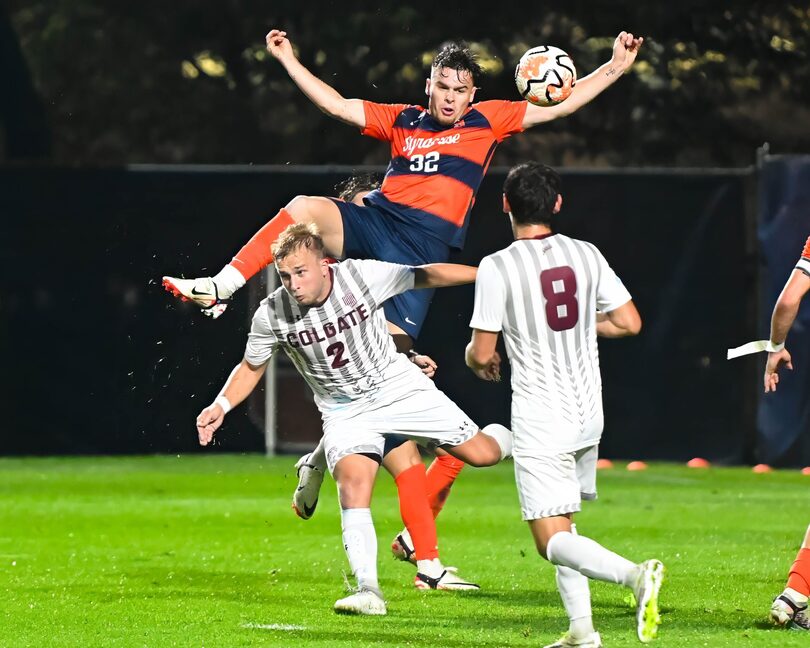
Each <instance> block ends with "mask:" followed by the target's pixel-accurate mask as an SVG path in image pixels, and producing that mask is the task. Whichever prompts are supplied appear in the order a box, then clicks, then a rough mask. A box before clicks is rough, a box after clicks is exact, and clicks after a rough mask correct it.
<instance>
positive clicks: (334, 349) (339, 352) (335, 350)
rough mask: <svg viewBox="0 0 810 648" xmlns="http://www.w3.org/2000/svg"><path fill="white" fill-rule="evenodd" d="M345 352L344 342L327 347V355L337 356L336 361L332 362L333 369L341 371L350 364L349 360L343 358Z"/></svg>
mask: <svg viewBox="0 0 810 648" xmlns="http://www.w3.org/2000/svg"><path fill="white" fill-rule="evenodd" d="M345 350H346V347H345V346H344V344H343V342H335V343H334V344H330V345H329V346H328V347H326V355H330V356H335V359H334V360H332V369H340V368H341V367H345V366H346V365H347V364H349V360H348V359H347V358H344V357H343V352H344V351H345Z"/></svg>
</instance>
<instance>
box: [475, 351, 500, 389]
mask: <svg viewBox="0 0 810 648" xmlns="http://www.w3.org/2000/svg"><path fill="white" fill-rule="evenodd" d="M475 375H476V376H478V377H479V378H480V379H481V380H489V381H491V382H501V355H500V354H499V353H498V352H497V351H496V352H495V353H494V354H493V355H492V357H491V358H490V359H489V362H487V363H486V365H484V367H483V368H482V369H478V370H477V371H476V372H475Z"/></svg>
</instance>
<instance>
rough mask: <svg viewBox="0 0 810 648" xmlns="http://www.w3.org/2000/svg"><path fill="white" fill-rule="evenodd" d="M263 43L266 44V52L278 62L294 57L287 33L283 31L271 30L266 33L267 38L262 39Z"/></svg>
mask: <svg viewBox="0 0 810 648" xmlns="http://www.w3.org/2000/svg"><path fill="white" fill-rule="evenodd" d="M264 42H265V43H267V51H268V52H270V53H271V54H272V55H273V56H275V57H276V58H277V59H279V60H281V59H283V58H285V57H287V56H295V55H294V54H293V48H292V43H290V40H289V39H288V38H287V32H285V31H281V30H280V29H271V30H270V31H269V32H267V36H265V37H264Z"/></svg>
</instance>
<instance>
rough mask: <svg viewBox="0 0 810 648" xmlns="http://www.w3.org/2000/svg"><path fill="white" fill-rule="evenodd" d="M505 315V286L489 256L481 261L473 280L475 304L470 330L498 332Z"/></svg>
mask: <svg viewBox="0 0 810 648" xmlns="http://www.w3.org/2000/svg"><path fill="white" fill-rule="evenodd" d="M505 314H506V286H505V285H504V282H503V277H502V275H501V273H500V272H499V271H498V268H497V267H496V265H495V261H494V260H493V259H492V257H491V256H488V257H484V258H483V259H481V265H479V266H478V275H477V276H476V278H475V304H474V305H473V314H472V319H471V320H470V328H474V329H480V330H481V331H490V332H492V333H495V332H498V331H500V330H501V329H502V328H503V320H504V315H505Z"/></svg>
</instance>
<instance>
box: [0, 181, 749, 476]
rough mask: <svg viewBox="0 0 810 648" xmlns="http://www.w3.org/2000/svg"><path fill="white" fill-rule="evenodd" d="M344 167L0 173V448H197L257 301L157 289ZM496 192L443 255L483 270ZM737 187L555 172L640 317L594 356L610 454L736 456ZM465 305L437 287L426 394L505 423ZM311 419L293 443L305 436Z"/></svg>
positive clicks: (298, 402)
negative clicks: (459, 243)
mask: <svg viewBox="0 0 810 648" xmlns="http://www.w3.org/2000/svg"><path fill="white" fill-rule="evenodd" d="M349 171H350V170H349V169H346V170H343V171H340V170H333V171H331V172H327V171H324V170H322V169H309V170H303V169H293V168H291V169H289V170H284V169H254V170H251V169H245V168H241V169H231V170H216V169H212V170H207V171H206V170H201V169H194V170H179V169H178V170H165V169H161V170H129V171H120V170H119V171H116V170H106V171H73V170H65V169H51V170H50V171H48V172H44V171H43V170H41V169H40V170H30V169H21V170H16V171H12V170H8V171H7V172H6V173H4V174H3V175H2V176H0V196H2V200H0V205H2V209H3V210H4V212H5V213H11V214H14V218H11V219H7V220H6V221H4V228H3V237H2V240H3V246H2V255H3V259H4V262H6V263H8V267H10V268H16V269H18V271H19V274H20V276H21V279H20V280H19V281H15V282H13V283H12V284H11V285H10V286H9V287H8V290H7V291H6V294H5V295H4V297H3V306H4V308H3V310H4V313H5V317H4V319H3V322H4V328H5V330H4V332H3V335H2V349H0V354H2V357H3V358H5V363H6V367H8V369H9V371H10V374H9V375H10V376H14V379H13V380H9V381H7V386H6V389H4V390H3V393H2V395H1V396H0V398H1V399H2V401H0V403H2V405H3V406H4V407H3V409H4V411H6V412H7V413H8V416H9V417H10V419H11V420H10V421H8V423H9V425H10V429H13V430H15V434H11V435H6V439H5V444H4V452H8V453H15V454H16V453H63V452H154V451H159V452H163V451H172V452H174V451H188V450H191V449H193V448H195V444H196V438H195V431H194V427H193V422H194V417H195V416H196V414H197V412H198V411H199V410H200V409H201V408H202V407H203V406H204V405H206V404H207V403H208V402H210V400H211V399H212V398H213V397H214V396H215V395H216V392H217V391H218V389H219V386H220V385H221V384H222V382H223V380H224V379H225V377H226V376H227V374H228V372H229V370H230V369H231V368H232V367H233V365H234V364H236V363H237V362H238V361H239V359H240V358H241V353H242V351H243V347H244V342H245V336H246V332H247V329H248V325H249V317H250V315H251V314H252V308H253V304H251V303H250V302H251V299H250V298H249V295H248V291H247V290H245V291H242V292H241V293H240V294H239V296H238V298H237V299H236V302H235V304H234V305H233V306H232V307H231V309H229V311H228V312H227V313H226V315H224V316H223V317H222V318H220V319H219V320H216V321H212V320H208V319H206V318H203V317H202V316H201V315H200V314H199V312H198V311H197V309H196V308H193V307H192V306H190V305H187V304H181V303H178V302H176V301H174V300H172V299H171V298H170V297H169V296H168V295H166V294H164V293H163V291H162V289H161V288H160V285H159V277H160V276H161V274H162V273H164V272H167V271H172V272H184V273H186V274H193V273H196V272H209V271H212V270H215V269H218V267H219V264H221V263H222V262H223V261H224V260H226V259H227V254H228V251H231V250H235V249H236V248H237V247H238V245H239V243H240V242H241V241H242V240H243V239H245V238H247V237H248V236H249V235H250V234H251V233H252V232H253V231H254V230H255V229H256V228H257V227H259V226H260V225H261V224H262V222H263V221H264V220H265V219H266V218H267V216H268V215H269V207H268V206H269V205H277V204H283V203H285V202H286V201H287V200H289V198H291V197H292V196H294V195H296V194H297V193H301V192H313V193H317V192H318V191H321V192H324V193H329V192H330V190H331V188H332V187H333V185H334V184H335V183H336V182H337V181H338V180H340V179H342V178H344V177H345V176H346V175H347V174H348V172H349ZM503 178H504V171H503V170H501V169H496V170H493V171H491V172H490V174H489V176H488V177H487V180H486V181H485V183H484V185H483V187H482V189H481V191H480V193H479V196H478V200H477V203H476V207H475V209H474V213H473V216H472V225H471V227H470V231H469V238H468V244H467V246H466V249H465V251H464V252H463V253H461V254H459V255H458V256H457V257H456V259H455V260H457V261H466V262H471V263H477V262H478V260H479V259H480V258H481V256H483V255H484V254H486V253H488V251H490V250H493V249H496V248H498V247H501V246H505V245H507V244H508V243H509V242H510V241H511V232H510V229H509V227H508V221H507V219H506V217H505V216H504V215H503V213H502V212H501V211H500V187H501V184H502V182H503ZM750 181H751V173H750V172H730V171H729V172H722V173H713V174H706V173H698V172H689V171H683V172H674V171H667V172H664V171H659V172H646V173H642V172H633V173H627V172H622V173H620V172H611V171H603V172H576V171H568V172H566V173H565V174H564V183H565V184H564V187H565V189H564V191H565V209H564V211H563V213H562V215H561V217H560V218H559V219H558V221H559V222H558V225H559V227H558V229H559V230H560V231H562V232H565V233H568V234H571V235H573V236H579V237H584V236H587V238H588V239H589V240H591V241H594V242H595V243H596V244H597V245H598V246H599V247H600V249H602V250H603V252H604V254H605V255H606V256H607V258H608V259H609V260H610V262H611V263H612V265H613V266H614V268H615V269H616V271H617V272H618V273H619V275H620V276H621V277H622V278H623V280H624V281H625V283H626V284H627V286H628V287H629V289H630V290H631V292H632V293H633V295H634V298H635V299H636V301H637V304H638V307H639V309H640V311H641V313H642V314H643V317H644V320H645V328H644V334H643V335H641V336H640V337H638V338H636V339H629V340H612V341H611V340H605V341H602V342H601V343H600V345H601V352H602V367H603V375H604V381H605V405H606V418H607V422H608V423H607V429H606V430H607V432H606V435H605V443H604V454H605V455H606V456H614V457H616V456H621V457H627V456H635V457H643V458H679V459H680V458H689V457H691V456H694V455H695V454H702V455H707V456H709V457H710V458H712V459H715V460H725V461H742V460H743V459H745V458H746V457H745V452H746V447H747V446H746V443H747V442H750V438H747V435H748V437H750V435H751V434H752V425H753V409H752V408H753V404H754V402H755V398H754V394H755V391H754V390H755V383H756V376H752V375H750V372H746V370H745V369H746V367H750V366H751V361H749V362H748V363H746V362H745V361H740V362H739V363H728V362H726V361H725V350H726V347H727V346H729V344H730V343H731V342H736V341H740V342H741V341H745V340H747V339H750V338H751V337H753V335H754V327H752V326H751V324H749V323H748V322H749V321H750V318H748V317H747V316H746V315H747V313H746V310H747V309H749V308H751V300H752V298H753V297H754V296H753V293H751V291H750V290H748V288H749V286H750V285H751V284H752V282H753V281H754V280H755V275H756V266H755V265H754V264H753V263H752V262H753V257H752V256H751V254H750V253H749V252H747V251H746V245H747V243H746V241H745V232H746V229H745V227H744V222H745V219H746V218H747V215H746V205H745V199H746V191H747V187H748V183H749V182H750ZM43 188H47V190H41V189H43ZM44 233H46V235H45V234H44ZM32 250H33V251H35V252H36V254H37V257H38V259H39V261H38V262H37V263H32V261H31V258H30V251H32ZM472 297H473V290H472V287H471V286H469V287H463V288H453V289H447V290H444V291H440V292H439V293H438V296H437V298H436V299H434V304H433V306H432V308H431V312H430V315H429V317H428V321H427V324H426V327H425V330H424V333H423V335H422V337H421V339H420V341H419V348H420V349H422V350H423V351H424V352H425V353H429V354H431V355H432V356H433V357H434V358H435V359H436V360H437V361H438V363H439V365H440V371H439V374H438V377H437V382H438V384H439V385H440V387H441V388H442V389H444V390H446V391H447V393H448V394H449V395H450V396H451V397H453V398H454V399H456V400H457V402H459V403H460V404H461V405H462V406H463V407H464V408H465V409H466V410H467V411H468V413H469V414H470V415H471V416H473V418H474V419H476V420H477V421H479V422H480V423H481V424H485V423H488V422H492V421H500V422H503V423H507V424H508V421H509V409H508V407H509V388H508V382H507V381H504V382H502V383H501V384H499V385H493V384H491V383H483V382H481V381H478V380H477V379H476V378H475V377H474V376H473V375H472V374H471V373H470V372H469V371H468V370H467V369H466V368H465V367H464V365H463V348H464V346H465V344H466V342H467V340H468V339H469V329H468V326H467V325H468V322H469V317H470V314H471V308H472ZM253 301H254V303H255V299H254V300H253ZM284 367H285V365H284V363H282V366H281V369H282V374H285V373H286V374H287V375H289V374H290V373H291V372H290V371H289V370H285V369H284ZM746 373H748V375H746ZM285 385H286V386H284V385H283V389H285V390H286V391H285V392H284V395H283V397H282V399H281V401H280V402H281V405H280V415H281V416H282V417H286V418H284V420H283V421H282V423H281V425H280V428H281V429H280V432H281V434H282V441H283V440H284V439H287V440H290V438H291V437H293V440H294V437H295V436H296V435H295V434H292V433H291V432H290V429H289V428H290V426H295V425H300V423H301V419H302V418H303V417H304V415H305V414H306V412H307V411H308V410H311V405H310V402H309V399H307V398H306V396H305V394H306V388H305V387H304V386H303V383H302V382H301V381H300V380H298V379H297V378H296V379H295V381H294V384H293V385H290V384H289V383H288V382H287V383H285ZM295 385H298V387H297V388H296V387H295ZM744 403H749V406H744V405H741V404H744ZM255 405H256V404H255V403H254V407H255ZM46 413H53V414H54V415H53V416H51V415H46ZM254 413H255V412H254ZM299 414H300V416H299ZM257 420H260V419H256V418H255V417H254V418H253V420H251V415H250V413H249V409H248V408H245V409H244V410H243V411H241V412H239V411H237V412H235V413H234V414H233V415H232V416H229V419H228V424H227V433H226V434H222V435H221V444H222V446H223V447H225V448H228V449H234V450H236V449H238V450H244V449H248V450H258V449H261V448H262V447H263V436H262V434H261V432H260V430H259V428H258V427H257V426H256V421H257ZM306 420H308V421H309V422H310V423H312V419H311V417H307V419H306ZM316 423H317V419H315V424H314V425H311V427H310V429H304V430H303V431H301V432H303V433H304V434H309V435H312V434H317V432H318V428H317V424H316ZM749 449H750V448H749Z"/></svg>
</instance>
